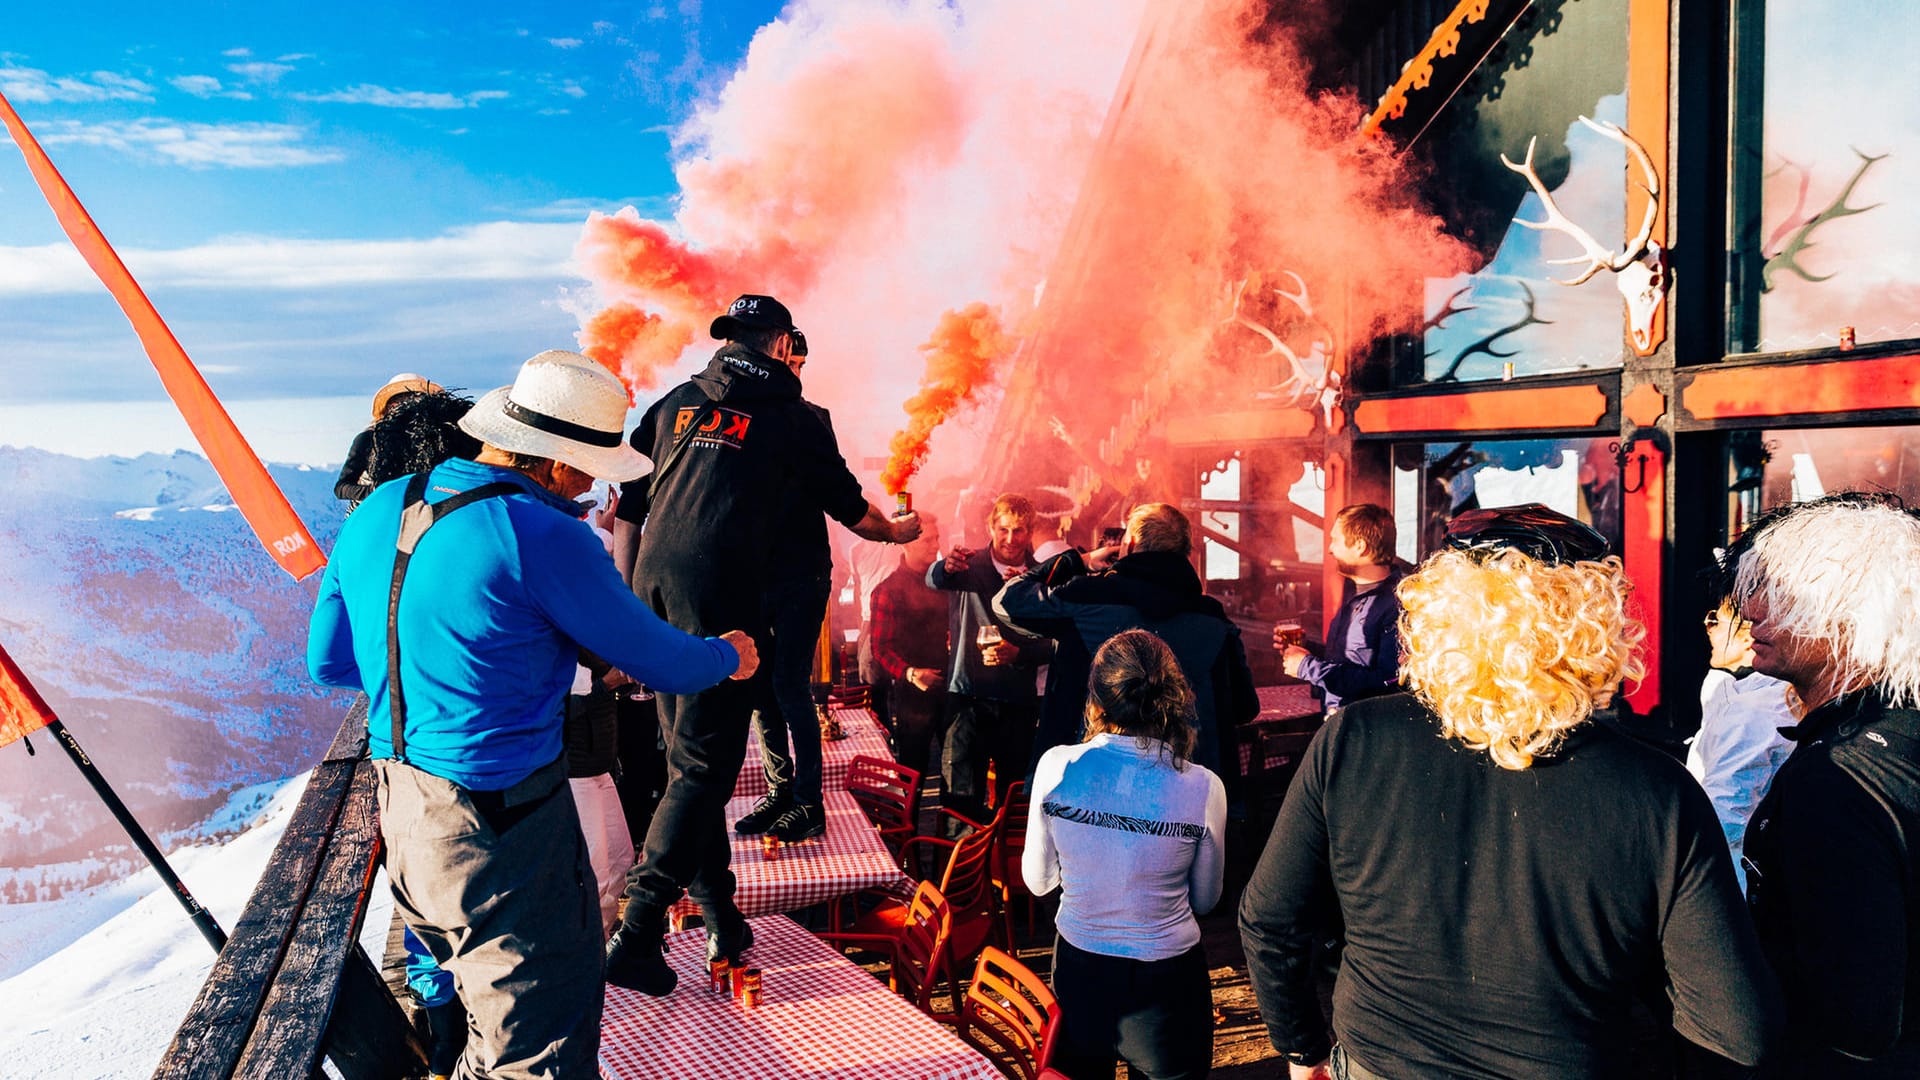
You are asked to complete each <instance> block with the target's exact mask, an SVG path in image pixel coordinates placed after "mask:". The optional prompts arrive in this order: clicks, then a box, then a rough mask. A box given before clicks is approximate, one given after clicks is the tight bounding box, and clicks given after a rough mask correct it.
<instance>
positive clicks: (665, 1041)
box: [600, 915, 1000, 1080]
mask: <svg viewBox="0 0 1920 1080" xmlns="http://www.w3.org/2000/svg"><path fill="white" fill-rule="evenodd" d="M703 934H704V932H703V931H700V930H688V931H685V932H683V933H679V934H675V935H673V936H672V937H670V938H668V939H667V940H668V943H669V946H670V947H669V948H668V950H667V962H668V963H670V964H672V965H673V969H674V971H676V972H678V973H679V975H680V985H679V986H678V987H676V988H675V989H674V991H673V993H672V994H670V995H668V996H666V997H664V998H653V997H648V996H646V995H645V994H640V993H636V992H635V991H632V990H622V989H620V988H619V987H617V986H609V987H607V998H606V1011H605V1013H604V1014H603V1016H602V1017H601V1020H600V1075H601V1077H603V1078H604V1080H763V1078H764V1080H775V1078H779V1080H790V1078H792V1077H802V1076H804V1077H807V1078H808V1080H856V1078H857V1080H999V1076H1000V1074H999V1072H997V1071H996V1070H995V1069H994V1067H993V1063H992V1062H990V1061H988V1060H987V1059H986V1057H984V1056H983V1055H981V1054H980V1053H979V1052H978V1051H976V1050H974V1049H973V1048H972V1047H970V1046H968V1045H967V1044H966V1043H963V1042H961V1041H960V1037H959V1036H957V1035H955V1034H954V1033H953V1032H952V1031H951V1030H949V1029H947V1028H945V1027H942V1026H941V1025H939V1024H937V1023H935V1022H934V1021H933V1020H932V1018H930V1017H928V1016H926V1015H925V1014H923V1013H921V1012H920V1011H919V1010H917V1009H915V1008H914V1007H913V1006H912V1004H910V1003H909V1002H907V1001H906V1000H905V999H904V998H902V997H900V996H899V995H898V994H895V993H894V992H893V991H891V990H889V989H887V984H886V983H883V982H881V981H880V980H878V979H876V978H874V977H873V976H872V975H869V974H867V973H866V972H864V971H862V970H860V968H859V967H858V966H856V965H855V964H854V963H853V962H852V961H851V960H848V959H847V958H846V957H844V956H841V955H840V954H839V953H837V952H835V951H834V950H833V949H832V948H831V947H829V946H827V945H826V944H824V943H822V942H821V941H820V940H819V939H817V938H815V937H814V936H813V935H812V934H809V933H807V932H806V931H805V930H802V929H801V928H800V927H798V926H796V925H794V923H793V922H792V920H790V919H786V918H783V917H781V916H778V915H772V916H767V917H765V918H759V919H755V920H753V937H754V942H753V948H751V949H748V950H747V956H746V959H747V962H748V963H749V964H751V965H752V966H754V967H758V968H759V969H760V976H761V980H762V986H763V987H764V993H765V998H764V1000H762V1001H761V1003H760V1004H759V1005H757V1006H755V1007H753V1008H751V1009H749V1008H746V1007H745V1006H743V1005H741V1004H740V1003H739V1002H738V1001H736V1000H734V998H733V996H732V995H731V994H729V993H726V992H725V991H721V992H719V993H711V992H709V991H708V989H707V976H706V970H705V968H706V951H705V938H704V936H703Z"/></svg>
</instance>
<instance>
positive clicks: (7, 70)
mask: <svg viewBox="0 0 1920 1080" xmlns="http://www.w3.org/2000/svg"><path fill="white" fill-rule="evenodd" d="M0 93H4V94H6V96H7V97H8V98H10V99H12V100H14V101H31V102H47V101H76V102H91V101H152V100H153V87H151V86H149V85H147V84H146V83H143V82H141V81H140V80H139V79H131V78H128V77H127V76H125V75H116V74H114V73H113V72H111V71H96V72H94V73H92V74H91V75H60V76H54V75H49V74H47V73H46V72H44V71H41V70H39V69H38V68H23V67H0Z"/></svg>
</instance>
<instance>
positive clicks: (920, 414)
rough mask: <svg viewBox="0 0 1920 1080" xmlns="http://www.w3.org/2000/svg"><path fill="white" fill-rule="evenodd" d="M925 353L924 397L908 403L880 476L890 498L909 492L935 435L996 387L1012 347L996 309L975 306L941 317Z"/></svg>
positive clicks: (921, 383) (979, 304)
mask: <svg viewBox="0 0 1920 1080" xmlns="http://www.w3.org/2000/svg"><path fill="white" fill-rule="evenodd" d="M920 351H921V352H923V353H925V354H926V356H927V367H926V373H925V374H923V375H921V376H920V392H919V393H917V394H915V395H913V396H912V397H910V398H908V399H907V403H906V406H905V408H906V411H907V426H906V427H904V428H901V429H900V430H899V431H898V432H896V433H895V434H894V436H893V440H892V442H891V443H890V444H889V447H888V449H889V454H888V457H887V467H886V468H885V469H884V470H882V471H881V473H880V486H881V487H883V488H885V489H886V491H887V494H889V495H894V494H898V493H899V492H901V491H904V490H906V487H907V481H909V480H911V479H913V474H914V473H916V472H918V471H919V470H920V466H921V464H922V463H923V462H925V461H926V460H927V453H928V450H929V446H928V443H929V441H930V440H931V439H932V437H933V430H934V429H935V428H937V427H939V426H940V425H941V424H942V423H945V422H946V420H947V419H948V418H949V417H951V416H952V415H953V414H954V413H956V412H958V411H959V410H960V409H961V408H962V407H963V406H966V405H969V404H972V403H973V402H974V401H975V400H977V399H978V397H979V394H980V391H981V390H983V389H985V388H986V387H988V386H990V385H992V384H993V382H994V379H995V377H996V376H997V375H998V374H999V370H1000V368H1001V366H1002V361H1004V360H1005V359H1006V358H1007V356H1008V355H1010V354H1011V353H1012V351H1013V342H1012V340H1011V339H1010V338H1008V337H1007V334H1006V332H1005V331H1004V330H1003V329H1002V328H1001V326H1000V317H999V315H997V314H995V313H994V310H993V309H992V308H990V307H988V306H987V305H986V304H983V303H973V304H968V305H967V306H966V307H965V308H962V309H961V310H959V311H949V312H947V313H945V314H944V315H942V316H940V325H938V326H936V327H934V330H933V336H932V337H931V338H928V339H927V341H926V343H925V344H923V345H921V346H920Z"/></svg>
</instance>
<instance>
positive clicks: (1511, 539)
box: [1240, 505, 1780, 1080]
mask: <svg viewBox="0 0 1920 1080" xmlns="http://www.w3.org/2000/svg"><path fill="white" fill-rule="evenodd" d="M1446 543H1447V546H1446V548H1445V549H1444V550H1442V551H1440V552H1438V553H1436V554H1435V555H1433V556H1432V557H1431V558H1429V559H1428V560H1427V561H1426V562H1425V563H1424V564H1423V565H1422V566H1421V567H1420V569H1419V570H1418V571H1417V572H1416V573H1414V574H1412V575H1411V576H1409V577H1408V578H1407V579H1406V580H1405V581H1404V582H1402V583H1401V585H1400V588H1399V599H1400V602H1401V606H1402V610H1403V614H1402V615H1401V620H1400V637H1401V641H1402V643H1403V645H1404V647H1405V650H1406V651H1405V657H1404V660H1403V662H1402V664H1401V667H1400V671H1401V674H1402V677H1403V679H1404V681H1405V683H1406V685H1407V686H1408V688H1409V689H1410V690H1411V693H1406V694H1390V695H1387V696H1383V697H1373V698H1367V699H1365V700H1362V701H1356V702H1353V703H1352V704H1351V705H1348V706H1347V707H1346V708H1344V709H1342V710H1341V711H1340V712H1339V713H1336V714H1335V715H1334V716H1333V717H1332V718H1331V719H1330V720H1329V721H1328V722H1327V724H1326V726H1324V727H1322V728H1321V729H1320V731H1319V732H1318V733H1317V734H1316V735H1315V736H1314V740H1313V743H1312V744H1311V745H1310V746H1309V747H1308V748H1307V752H1306V755H1305V759H1304V760H1303V761H1302V762H1301V765H1300V771H1299V772H1298V773H1297V774H1295V777H1294V780H1293V785H1292V787H1291V788H1290V789H1289V790H1288V792H1287V798H1286V802H1285V803H1284V804H1283V805H1282V806H1281V808H1280V816H1279V819H1278V821H1276V822H1275V824H1274V829H1273V834H1272V837H1271V838H1270V839H1269V840H1268V842H1267V848H1266V851H1265V852H1264V853H1263V854H1262V855H1261V858H1260V863H1259V865H1258V866H1257V867H1256V868H1255V870H1254V873H1253V878H1252V880H1251V881H1249V882H1248V884H1247V888H1246V891H1245V892H1244V893H1243V894H1242V898H1241V903H1240V934H1241V940H1242V942H1243V944H1244V945H1245V946H1246V953H1247V970H1248V975H1249V977H1250V979H1251V981H1252V983H1253V988H1254V992H1255V994H1256V996H1257V997H1258V999H1259V1002H1260V1012H1261V1014H1262V1015H1263V1016H1264V1017H1265V1018H1266V1022H1267V1030H1268V1034H1269V1036H1270V1037H1271V1038H1272V1040H1273V1044H1274V1047H1275V1049H1277V1050H1279V1051H1280V1052H1281V1054H1282V1055H1283V1056H1284V1057H1286V1059H1287V1061H1288V1065H1289V1069H1288V1071H1289V1075H1290V1076H1291V1077H1292V1078H1293V1080H1306V1078H1309V1077H1316V1076H1322V1075H1327V1074H1328V1073H1330V1074H1331V1075H1332V1076H1333V1077H1334V1078H1335V1080H1372V1078H1374V1077H1414V1076H1420V1077H1427V1076H1435V1077H1437V1076H1475V1077H1513V1078H1520V1077H1544V1076H1551V1077H1561V1078H1569V1077H1581V1078H1591V1080H1603V1078H1612V1077H1619V1076H1624V1075H1627V1074H1628V1073H1629V1071H1630V1063H1629V1052H1630V1049H1631V1047H1632V1045H1633V1041H1634V1030H1633V1029H1634V1023H1633V1007H1634V1004H1635V1001H1636V998H1637V997H1638V995H1639V993H1640V991H1641V990H1642V989H1643V988H1644V987H1646V986H1647V985H1648V984H1649V983H1650V982H1652V983H1654V984H1656V985H1658V984H1664V985H1665V986H1666V989H1667V994H1668V997H1669V998H1670V999H1671V1001H1672V1007H1673V1014H1672V1019H1673V1027H1674V1029H1675V1030H1676V1031H1677V1032H1678V1033H1679V1034H1680V1035H1681V1036H1683V1037H1684V1038H1685V1039H1686V1040H1687V1042H1688V1043H1690V1044H1692V1045H1693V1046H1696V1047H1700V1048H1704V1051H1705V1052H1711V1053H1712V1054H1714V1055H1717V1056H1718V1057H1719V1058H1722V1059H1730V1060H1732V1061H1734V1062H1736V1063H1738V1064H1740V1065H1742V1066H1749V1067H1750V1066H1754V1065H1756V1064H1758V1063H1759V1062H1760V1060H1761V1059H1762V1057H1763V1056H1764V1054H1765V1051H1766V1049H1767V1042H1768V1039H1769V1033H1770V1031H1771V1029H1772V1028H1773V1027H1774V1026H1775V1025H1776V1024H1777V1022H1778V1017H1779V1015H1780V1008H1779V1001H1778V997H1779V992H1778V990H1777V989H1775V988H1774V987H1773V985H1772V982H1773V980H1772V978H1771V976H1770V974H1769V973H1768V971H1767V967H1766V963H1765V961H1764V960H1763V958H1762V956H1761V953H1760V945H1759V942H1758V941H1757V940H1756V939H1755V936H1754V932H1753V927H1752V925H1751V923H1749V922H1748V920H1747V916H1746V914H1745V912H1743V911H1741V910H1740V894H1739V891H1738V889H1737V887H1736V886H1735V885H1734V879H1733V862H1732V859H1731V857H1730V856H1729V855H1728V853H1727V845H1726V842H1725V841H1724V840H1723V839H1722V838H1721V834H1720V826H1719V823H1718V822H1717V821H1716V820H1715V818H1714V814H1713V807H1712V805H1711V804H1710V803H1709V802H1708V801H1707V796H1706V794H1705V793H1704V792H1703V791H1701V790H1700V786H1699V785H1698V784H1696V783H1695V782H1694V781H1693V778H1692V777H1690V776H1688V775H1687V773H1686V771H1685V770H1684V769H1682V768H1681V766H1680V763H1679V762H1677V761H1674V760H1673V759H1671V758H1669V757H1667V756H1665V755H1664V754H1662V753H1660V752H1659V751H1658V750H1656V749H1654V748H1652V747H1650V746H1647V745H1645V744H1642V743H1640V742H1639V741H1637V740H1635V739H1633V738H1632V737H1630V736H1628V735H1626V734H1625V733H1623V732H1621V731H1618V730H1615V729H1614V728H1612V727H1611V726H1607V725H1603V724H1600V723H1595V722H1592V719H1591V718H1592V715H1593V713H1594V711H1595V709H1596V708H1597V707H1599V704H1600V703H1601V702H1602V701H1604V700H1608V699H1610V698H1611V697H1612V696H1613V695H1614V694H1615V693H1616V692H1617V689H1618V688H1619V686H1620V684H1621V683H1622V682H1623V681H1624V680H1627V679H1635V678H1638V677H1639V675H1640V673H1641V671H1642V665H1641V661H1640V659H1639V658H1638V656H1637V655H1635V653H1636V650H1637V647H1638V645H1639V643H1640V641H1641V639H1642V638H1643V636H1644V633H1645V632H1644V631H1643V630H1642V629H1641V628H1640V626H1639V625H1638V624H1637V623H1635V621H1634V620H1633V618H1632V616H1631V615H1629V614H1628V613H1627V610H1626V599H1627V581H1626V577H1625V575H1624V574H1623V573H1622V570H1621V564H1620V560H1619V559H1618V558H1615V557H1613V556H1612V555H1609V554H1608V553H1607V544H1606V540H1605V538H1603V537H1602V536H1601V535H1600V534H1599V533H1597V532H1595V531H1594V530H1593V529H1591V528H1589V527H1587V526H1586V525H1583V524H1581V523H1580V522H1578V521H1575V520H1573V519H1571V518H1568V517H1565V516H1563V515H1561V514H1557V513H1554V512H1553V511H1551V510H1548V509H1547V508H1545V507H1543V506H1537V505H1532V506H1522V507H1504V508H1500V509H1493V510H1475V511H1470V512H1468V513H1464V514H1461V515H1459V516H1458V517H1456V518H1455V519H1454V520H1453V522H1452V524H1451V525H1450V526H1449V527H1448V534H1447V541H1446ZM1335 919H1340V920H1343V921H1344V924H1345V927H1346V941H1347V945H1346V952H1345V956H1344V958H1343V960H1342V963H1341V967H1340V977H1339V981H1338V983H1337V984H1336V986H1335V989H1334V995H1333V1027H1334V1030H1335V1032H1336V1033H1337V1034H1338V1036H1339V1040H1340V1041H1339V1044H1338V1045H1337V1046H1333V1047H1330V1046H1329V1045H1328V1041H1327V1036H1326V1021H1325V1018H1324V1017H1323V1016H1322V1014H1321V1010H1320V1002H1319V998H1318V996H1317V994H1316V993H1315V989H1314V975H1313V950H1314V946H1315V944H1316V942H1317V941H1318V940H1320V939H1321V938H1322V936H1323V935H1324V934H1325V932H1326V931H1327V930H1328V929H1329V927H1330V926H1331V924H1332V923H1333V922H1334V920H1335ZM1695 1052H1696V1053H1698V1052H1700V1051H1695ZM1700 1064H1702V1065H1710V1064H1714V1063H1712V1062H1701V1063H1700Z"/></svg>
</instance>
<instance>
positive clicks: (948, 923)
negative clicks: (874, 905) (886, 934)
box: [893, 881, 953, 1012]
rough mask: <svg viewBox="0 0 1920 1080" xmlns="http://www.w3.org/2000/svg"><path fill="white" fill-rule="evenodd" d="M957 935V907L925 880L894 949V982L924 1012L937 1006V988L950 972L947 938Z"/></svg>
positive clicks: (908, 906) (913, 901) (918, 889)
mask: <svg viewBox="0 0 1920 1080" xmlns="http://www.w3.org/2000/svg"><path fill="white" fill-rule="evenodd" d="M952 936H953V911H952V909H951V908H949V907H948V906H947V898H946V897H944V896H942V895H940V890H939V889H938V888H935V887H934V884H933V883H932V882H930V881H923V882H921V883H920V887H919V888H917V889H915V890H914V892H913V899H912V900H911V901H910V902H908V904H907V917H906V919H905V921H904V922H903V923H902V924H901V927H900V937H899V939H898V941H897V942H896V943H895V945H894V949H893V984H894V986H895V987H896V988H904V989H905V990H906V991H907V992H908V996H909V997H911V998H912V999H913V1003H914V1004H915V1005H918V1006H919V1007H920V1010H921V1011H922V1012H927V1011H929V1010H931V1008H932V1006H933V988H934V986H935V984H937V983H938V982H939V981H940V980H941V979H942V978H944V977H945V976H946V966H947V941H948V940H949V939H950V938H952Z"/></svg>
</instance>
